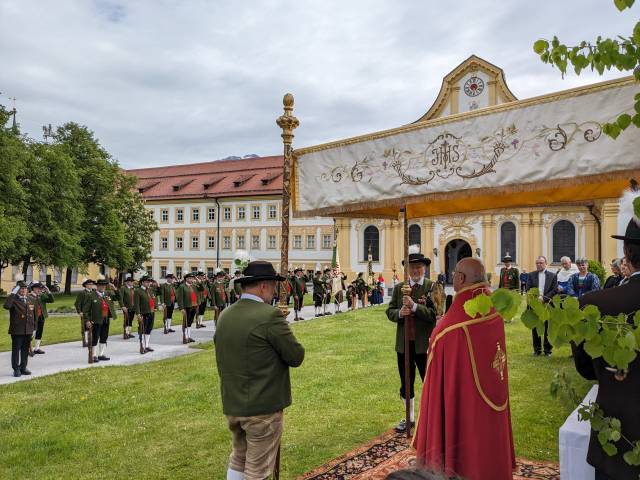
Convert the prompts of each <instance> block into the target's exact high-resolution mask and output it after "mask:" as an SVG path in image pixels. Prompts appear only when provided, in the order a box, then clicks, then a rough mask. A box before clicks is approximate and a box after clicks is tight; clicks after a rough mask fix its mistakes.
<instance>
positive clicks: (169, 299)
mask: <svg viewBox="0 0 640 480" xmlns="http://www.w3.org/2000/svg"><path fill="white" fill-rule="evenodd" d="M165 280H166V281H165V283H163V284H162V285H161V286H160V303H161V304H162V306H163V308H164V312H165V314H164V319H165V320H164V333H173V332H175V330H174V329H173V328H171V322H172V320H173V309H174V308H175V306H176V298H177V294H176V287H175V282H176V277H175V275H174V274H173V273H167V275H166V276H165Z"/></svg>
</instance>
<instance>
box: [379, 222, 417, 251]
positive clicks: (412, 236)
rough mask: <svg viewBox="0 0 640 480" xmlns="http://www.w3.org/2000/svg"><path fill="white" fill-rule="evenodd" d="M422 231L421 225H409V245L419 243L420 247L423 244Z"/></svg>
mask: <svg viewBox="0 0 640 480" xmlns="http://www.w3.org/2000/svg"><path fill="white" fill-rule="evenodd" d="M421 233H422V232H421V231H420V225H417V224H415V223H414V224H413V225H409V245H418V247H420V246H421V245H422V240H421V238H420V237H421ZM367 248H368V247H367Z"/></svg>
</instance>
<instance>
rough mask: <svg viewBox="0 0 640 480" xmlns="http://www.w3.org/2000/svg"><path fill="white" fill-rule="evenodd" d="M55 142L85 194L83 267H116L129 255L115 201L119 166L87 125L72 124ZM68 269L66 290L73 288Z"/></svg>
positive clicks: (65, 128)
mask: <svg viewBox="0 0 640 480" xmlns="http://www.w3.org/2000/svg"><path fill="white" fill-rule="evenodd" d="M55 141H56V143H57V144H59V145H60V146H61V148H62V149H63V150H64V151H65V152H66V153H67V154H68V155H69V156H70V157H71V159H72V160H73V162H74V165H75V168H76V171H77V174H78V177H79V180H80V189H81V192H82V197H81V198H82V207H83V212H84V215H82V221H81V225H80V230H81V232H82V238H81V241H80V244H81V246H82V259H83V262H82V263H83V264H89V263H96V264H100V265H108V266H110V267H116V266H117V265H119V264H121V263H123V262H125V263H126V259H127V258H128V256H129V252H128V250H127V241H126V234H125V226H124V224H123V223H122V221H121V220H120V216H119V212H118V203H117V202H116V201H115V197H116V193H117V188H118V181H119V176H120V175H121V173H120V169H119V168H118V164H117V162H116V161H115V160H113V159H112V158H111V155H109V153H108V152H107V151H106V150H105V149H104V148H103V147H102V146H101V145H100V143H99V142H98V140H97V139H96V138H95V136H94V134H93V132H92V131H91V130H89V129H88V128H87V127H85V126H81V125H78V124H77V123H74V122H69V123H66V124H65V125H63V126H62V127H59V128H58V129H57V131H56V135H55ZM70 280H71V271H70V269H67V279H66V284H65V291H67V290H69V288H70Z"/></svg>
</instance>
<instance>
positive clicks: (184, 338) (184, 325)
mask: <svg viewBox="0 0 640 480" xmlns="http://www.w3.org/2000/svg"><path fill="white" fill-rule="evenodd" d="M186 343H189V339H188V338H187V311H186V310H182V344H183V345H184V344H186Z"/></svg>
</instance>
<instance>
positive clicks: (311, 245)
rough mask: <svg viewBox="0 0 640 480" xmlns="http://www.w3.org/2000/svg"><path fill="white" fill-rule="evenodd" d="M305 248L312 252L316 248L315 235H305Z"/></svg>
mask: <svg viewBox="0 0 640 480" xmlns="http://www.w3.org/2000/svg"><path fill="white" fill-rule="evenodd" d="M307 248H308V249H309V250H314V249H315V248H316V236H315V235H307Z"/></svg>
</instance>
